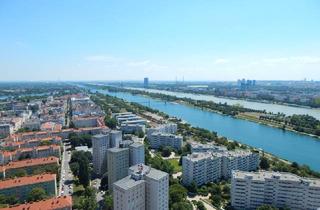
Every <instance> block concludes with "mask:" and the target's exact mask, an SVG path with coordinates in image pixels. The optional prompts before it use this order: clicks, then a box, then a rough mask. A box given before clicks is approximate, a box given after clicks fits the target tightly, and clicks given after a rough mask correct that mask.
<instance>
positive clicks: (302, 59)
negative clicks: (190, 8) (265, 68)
mask: <svg viewBox="0 0 320 210" xmlns="http://www.w3.org/2000/svg"><path fill="white" fill-rule="evenodd" d="M262 61H263V62H264V63H269V64H281V63H285V64H287V63H300V64H311V63H320V57H315V56H294V57H280V58H265V59H263V60H262Z"/></svg>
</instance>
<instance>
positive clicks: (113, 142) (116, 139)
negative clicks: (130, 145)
mask: <svg viewBox="0 0 320 210" xmlns="http://www.w3.org/2000/svg"><path fill="white" fill-rule="evenodd" d="M121 141H122V132H121V131H118V130H112V131H111V132H110V147H111V148H113V147H119V145H120V143H121Z"/></svg>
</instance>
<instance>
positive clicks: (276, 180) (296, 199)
mask: <svg viewBox="0 0 320 210" xmlns="http://www.w3.org/2000/svg"><path fill="white" fill-rule="evenodd" d="M264 204H268V205H272V206H274V207H277V208H284V207H287V208H289V209H295V210H314V209H319V208H320V179H311V178H303V177H299V176H297V175H294V174H291V173H280V172H273V171H259V172H244V171H233V173H232V177H231V205H232V206H233V208H235V209H239V210H240V209H241V210H242V209H256V208H257V207H259V206H262V205H264Z"/></svg>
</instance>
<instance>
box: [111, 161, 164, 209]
mask: <svg viewBox="0 0 320 210" xmlns="http://www.w3.org/2000/svg"><path fill="white" fill-rule="evenodd" d="M113 200H114V202H113V203H114V209H122V210H131V209H134V210H136V209H137V210H168V209H169V175H168V174H167V173H165V172H163V171H159V170H156V169H154V168H151V167H149V166H146V165H143V164H138V165H135V166H132V167H130V168H129V176H127V177H125V178H123V179H121V180H119V181H117V182H115V183H114V185H113Z"/></svg>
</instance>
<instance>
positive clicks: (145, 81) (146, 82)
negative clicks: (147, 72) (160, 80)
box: [143, 77, 149, 88]
mask: <svg viewBox="0 0 320 210" xmlns="http://www.w3.org/2000/svg"><path fill="white" fill-rule="evenodd" d="M143 86H144V87H145V88H147V87H149V78H148V77H145V78H144V79H143Z"/></svg>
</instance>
